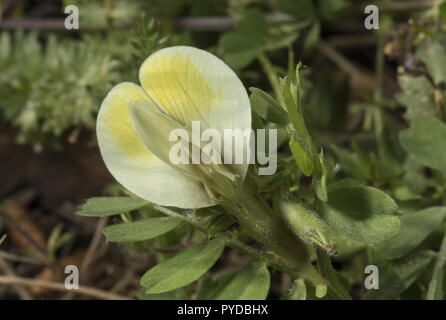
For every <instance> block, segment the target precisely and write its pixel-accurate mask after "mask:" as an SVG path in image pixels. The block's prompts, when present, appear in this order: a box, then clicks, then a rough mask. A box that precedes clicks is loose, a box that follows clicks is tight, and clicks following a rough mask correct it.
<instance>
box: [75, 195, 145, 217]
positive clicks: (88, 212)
mask: <svg viewBox="0 0 446 320" xmlns="http://www.w3.org/2000/svg"><path fill="white" fill-rule="evenodd" d="M148 204H149V203H148V202H147V201H145V200H142V199H139V198H132V197H96V198H90V199H88V200H87V201H86V202H85V203H84V204H83V205H82V206H81V207H80V209H79V210H78V211H77V214H78V215H81V216H89V217H107V216H112V215H117V214H120V213H124V212H129V211H133V210H136V209H140V208H142V207H144V206H146V205H148Z"/></svg>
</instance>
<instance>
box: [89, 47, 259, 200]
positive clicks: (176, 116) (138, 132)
mask: <svg viewBox="0 0 446 320" xmlns="http://www.w3.org/2000/svg"><path fill="white" fill-rule="evenodd" d="M139 81H140V83H141V86H138V85H136V84H133V83H129V82H125V83H121V84H118V85H117V86H115V87H114V88H113V89H112V90H111V91H110V92H109V93H108V95H107V97H106V98H105V100H104V101H103V103H102V105H101V108H100V110H99V115H98V120H97V136H98V142H99V148H100V151H101V154H102V157H103V159H104V162H105V164H106V166H107V168H108V170H109V171H110V172H111V174H112V175H113V176H114V177H115V179H116V180H117V181H118V182H119V183H120V184H122V185H123V186H124V187H125V188H126V189H128V190H129V191H130V192H132V193H134V194H135V195H137V196H139V197H141V198H143V199H145V200H147V201H150V202H153V203H156V204H159V205H165V206H175V207H180V208H200V207H205V206H210V205H213V204H214V202H213V199H211V197H210V196H209V192H206V190H205V187H204V185H203V182H202V179H201V177H200V175H199V174H197V171H196V170H194V169H193V167H192V166H193V165H184V164H182V165H173V164H172V163H171V162H170V161H169V158H168V155H169V150H170V148H171V147H172V145H173V143H174V142H170V141H169V134H170V133H171V132H172V130H173V129H175V128H186V129H190V126H191V123H192V121H200V123H201V125H202V126H203V127H205V128H212V129H217V130H219V131H220V132H223V130H224V129H242V130H246V129H250V128H251V107H250V102H249V97H248V94H247V92H246V90H245V88H244V86H243V84H242V83H241V81H240V80H239V79H238V77H237V76H236V74H235V73H234V72H233V71H232V70H231V69H230V68H229V67H228V66H227V65H226V64H225V63H224V62H223V61H221V60H220V59H219V58H217V57H215V56H214V55H212V54H210V53H208V52H206V51H203V50H200V49H196V48H192V47H186V46H176V47H170V48H165V49H162V50H160V51H158V52H156V53H154V54H152V55H151V56H149V57H148V58H147V59H146V60H145V61H144V63H143V64H142V66H141V68H140V70H139ZM248 147H249V146H246V148H248ZM247 166H248V164H247V163H246V164H233V165H228V167H229V169H230V170H231V171H232V172H234V173H235V174H237V175H238V176H240V177H241V178H243V177H244V176H245V174H246V170H247Z"/></svg>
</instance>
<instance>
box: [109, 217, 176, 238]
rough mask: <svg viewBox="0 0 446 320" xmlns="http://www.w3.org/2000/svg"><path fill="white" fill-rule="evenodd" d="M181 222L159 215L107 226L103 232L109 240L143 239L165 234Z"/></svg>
mask: <svg viewBox="0 0 446 320" xmlns="http://www.w3.org/2000/svg"><path fill="white" fill-rule="evenodd" d="M180 224H181V219H178V218H174V217H160V218H149V219H142V220H139V221H135V222H127V223H120V224H115V225H111V226H108V227H107V228H105V229H104V234H105V236H106V237H107V240H108V241H111V242H128V241H143V240H149V239H153V238H156V237H158V236H160V235H162V234H165V233H167V232H169V231H171V230H173V229H175V228H176V227H178V226H179V225H180Z"/></svg>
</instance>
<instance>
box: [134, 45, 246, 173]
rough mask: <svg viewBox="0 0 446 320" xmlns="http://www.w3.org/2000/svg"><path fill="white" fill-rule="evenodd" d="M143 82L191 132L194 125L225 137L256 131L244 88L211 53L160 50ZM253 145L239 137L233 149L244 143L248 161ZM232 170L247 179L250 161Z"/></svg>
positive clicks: (149, 63)
mask: <svg viewBox="0 0 446 320" xmlns="http://www.w3.org/2000/svg"><path fill="white" fill-rule="evenodd" d="M139 80H140V82H141V85H142V87H143V88H144V90H145V91H146V92H147V93H148V95H149V96H150V97H151V98H152V99H153V100H154V101H155V102H156V103H157V104H158V105H159V106H160V107H161V108H162V109H163V110H164V111H165V112H166V113H167V114H168V115H170V116H171V117H172V118H173V119H175V120H176V121H177V122H179V123H181V124H183V125H185V126H187V127H189V128H190V127H191V123H192V121H200V125H201V127H202V129H203V130H204V129H206V128H210V129H216V130H218V131H219V132H220V133H221V135H222V136H223V134H224V129H241V130H243V131H245V130H250V129H251V106H250V102H249V97H248V94H247V92H246V90H245V88H244V87H243V84H242V83H241V81H240V79H239V78H238V77H237V75H236V74H235V73H234V72H233V71H232V70H231V69H230V68H229V67H228V66H227V65H226V64H225V63H224V62H223V61H221V60H220V59H219V58H217V57H216V56H214V55H212V54H210V53H208V52H206V51H203V50H200V49H196V48H192V47H186V46H176V47H170V48H165V49H162V50H159V51H157V52H156V53H154V54H153V55H151V56H150V57H148V58H147V59H146V60H145V61H144V63H143V65H142V66H141V68H140V70H139ZM243 140H244V142H243ZM248 140H249V137H248V138H247V139H246V137H243V136H237V137H236V138H234V140H233V141H234V142H233V145H236V143H237V142H238V143H241V144H242V145H243V152H244V154H245V155H247V154H248V150H249V141H248ZM218 147H221V148H222V149H223V150H224V147H222V146H218ZM222 153H224V156H226V157H227V158H226V159H229V158H232V157H231V156H230V154H226V153H225V152H222ZM230 167H231V168H232V169H233V170H234V171H235V172H236V173H237V174H239V175H240V176H242V177H244V175H245V174H246V170H247V167H248V161H245V163H243V164H233V165H231V166H230Z"/></svg>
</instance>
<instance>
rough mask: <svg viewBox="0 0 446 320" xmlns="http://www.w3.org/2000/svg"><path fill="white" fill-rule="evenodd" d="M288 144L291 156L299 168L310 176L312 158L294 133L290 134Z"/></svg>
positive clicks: (312, 167)
mask: <svg viewBox="0 0 446 320" xmlns="http://www.w3.org/2000/svg"><path fill="white" fill-rule="evenodd" d="M289 145H290V150H291V153H292V155H293V158H294V160H295V161H296V163H297V165H298V166H299V169H300V170H301V171H302V173H303V174H304V175H305V176H307V177H310V176H311V175H312V174H313V171H314V163H313V159H312V158H311V156H310V155H309V153H308V152H307V150H305V149H304V147H303V146H302V145H301V143H300V142H299V141H298V140H297V138H296V136H295V135H292V136H291V138H290V142H289Z"/></svg>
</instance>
